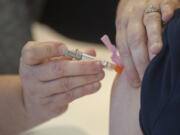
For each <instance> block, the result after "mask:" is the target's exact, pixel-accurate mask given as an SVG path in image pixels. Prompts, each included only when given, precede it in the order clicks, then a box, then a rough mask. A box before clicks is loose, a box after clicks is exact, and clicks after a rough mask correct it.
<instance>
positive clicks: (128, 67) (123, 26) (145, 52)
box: [116, 0, 180, 87]
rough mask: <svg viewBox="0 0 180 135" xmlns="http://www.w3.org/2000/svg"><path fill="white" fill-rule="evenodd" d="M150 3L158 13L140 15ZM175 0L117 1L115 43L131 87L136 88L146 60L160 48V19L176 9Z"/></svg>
mask: <svg viewBox="0 0 180 135" xmlns="http://www.w3.org/2000/svg"><path fill="white" fill-rule="evenodd" d="M151 5H153V6H155V7H156V8H157V9H160V12H161V13H159V12H154V13H150V14H144V12H145V10H146V9H147V8H149V7H150V6H151ZM179 6H180V2H179V0H121V1H120V2H119V5H118V10H117V17H116V43H117V47H118V49H119V52H120V56H121V58H122V60H123V63H124V66H125V71H126V75H127V77H128V80H129V82H130V84H131V86H132V87H140V86H141V81H142V78H143V74H144V71H145V69H146V67H147V65H148V64H149V61H150V60H151V59H152V58H153V57H154V56H155V55H157V54H158V53H159V52H160V50H161V49H162V46H163V43H162V36H161V34H162V22H164V23H167V22H168V21H169V20H170V19H171V18H172V17H173V14H174V11H175V9H177V8H179Z"/></svg>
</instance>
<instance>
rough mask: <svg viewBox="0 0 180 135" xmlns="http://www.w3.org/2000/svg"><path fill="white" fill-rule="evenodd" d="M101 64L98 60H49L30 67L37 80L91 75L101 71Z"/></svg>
mask: <svg viewBox="0 0 180 135" xmlns="http://www.w3.org/2000/svg"><path fill="white" fill-rule="evenodd" d="M102 68H103V67H102V64H101V63H100V62H98V61H92V60H88V61H87V60H81V61H68V60H65V61H62V60H60V61H59V60H57V61H51V62H48V63H45V64H41V65H37V66H36V67H32V70H33V75H34V76H35V77H36V78H37V79H38V80H39V81H51V80H55V79H58V78H62V77H70V76H80V75H92V74H97V73H99V72H101V71H102Z"/></svg>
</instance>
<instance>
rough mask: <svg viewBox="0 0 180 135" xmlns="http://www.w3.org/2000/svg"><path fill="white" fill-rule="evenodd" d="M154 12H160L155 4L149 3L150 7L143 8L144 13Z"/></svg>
mask: <svg viewBox="0 0 180 135" xmlns="http://www.w3.org/2000/svg"><path fill="white" fill-rule="evenodd" d="M154 12H158V13H161V11H160V9H159V8H157V7H156V6H153V5H150V7H148V8H147V9H146V10H145V14H150V13H154Z"/></svg>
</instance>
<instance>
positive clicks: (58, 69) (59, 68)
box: [51, 61, 64, 77]
mask: <svg viewBox="0 0 180 135" xmlns="http://www.w3.org/2000/svg"><path fill="white" fill-rule="evenodd" d="M63 67H64V65H63V64H62V62H60V61H53V64H52V68H51V70H52V73H54V74H56V75H60V77H62V76H64V68H63Z"/></svg>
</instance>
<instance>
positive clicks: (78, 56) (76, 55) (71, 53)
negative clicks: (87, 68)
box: [64, 49, 123, 74]
mask: <svg viewBox="0 0 180 135" xmlns="http://www.w3.org/2000/svg"><path fill="white" fill-rule="evenodd" d="M64 55H65V56H71V57H73V58H75V59H77V60H97V61H100V62H101V63H102V66H103V68H106V69H108V70H114V71H116V72H117V73H118V74H121V72H122V70H123V67H120V66H118V65H115V64H113V63H111V62H108V61H106V60H102V59H99V58H97V57H93V56H90V55H88V54H85V53H82V52H81V51H79V50H78V49H76V50H75V51H70V50H67V51H66V52H65V54H64Z"/></svg>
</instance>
